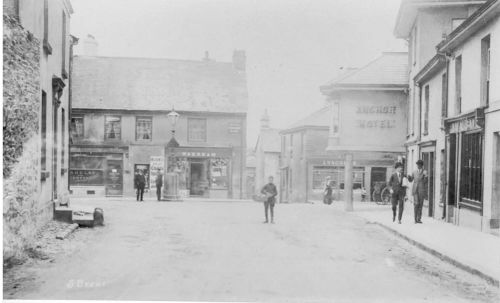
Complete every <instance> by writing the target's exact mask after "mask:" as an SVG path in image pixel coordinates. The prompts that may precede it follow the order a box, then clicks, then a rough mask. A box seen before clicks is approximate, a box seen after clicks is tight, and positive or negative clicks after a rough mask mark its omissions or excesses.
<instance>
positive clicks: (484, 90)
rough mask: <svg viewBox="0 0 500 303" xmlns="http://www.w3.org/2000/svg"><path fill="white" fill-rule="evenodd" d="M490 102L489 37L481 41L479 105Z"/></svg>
mask: <svg viewBox="0 0 500 303" xmlns="http://www.w3.org/2000/svg"><path fill="white" fill-rule="evenodd" d="M489 102H490V35H488V36H486V37H484V38H483V39H482V40H481V105H486V106H487V105H488V104H489Z"/></svg>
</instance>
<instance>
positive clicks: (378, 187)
mask: <svg viewBox="0 0 500 303" xmlns="http://www.w3.org/2000/svg"><path fill="white" fill-rule="evenodd" d="M386 183H387V167H372V170H371V174H370V191H371V192H370V197H373V192H374V191H377V193H379V192H381V191H382V190H383V189H384V187H385V186H386ZM375 196H378V195H375Z"/></svg>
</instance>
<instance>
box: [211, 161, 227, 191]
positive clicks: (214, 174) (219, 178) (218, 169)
mask: <svg viewBox="0 0 500 303" xmlns="http://www.w3.org/2000/svg"><path fill="white" fill-rule="evenodd" d="M227 168H228V160H227V159H211V160H210V188H211V189H228V188H229V178H228V174H227V171H228V169H227Z"/></svg>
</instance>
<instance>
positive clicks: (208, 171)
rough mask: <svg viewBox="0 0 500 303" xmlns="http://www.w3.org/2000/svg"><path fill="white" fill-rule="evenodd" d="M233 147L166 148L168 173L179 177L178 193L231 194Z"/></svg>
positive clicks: (190, 194) (188, 194)
mask: <svg viewBox="0 0 500 303" xmlns="http://www.w3.org/2000/svg"><path fill="white" fill-rule="evenodd" d="M232 154H233V152H232V149H231V148H203V147H176V148H167V157H168V161H167V166H168V167H167V172H168V173H172V172H174V173H177V175H178V176H179V182H178V183H179V184H178V187H179V195H180V196H181V197H183V198H185V197H203V198H221V199H226V198H229V197H231V195H232V182H231V180H232V162H233V161H232V158H233V157H232Z"/></svg>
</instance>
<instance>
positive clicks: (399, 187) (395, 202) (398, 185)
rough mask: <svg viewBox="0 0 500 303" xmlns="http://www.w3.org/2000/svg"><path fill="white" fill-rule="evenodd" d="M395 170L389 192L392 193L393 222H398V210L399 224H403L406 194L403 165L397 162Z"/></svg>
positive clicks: (390, 181)
mask: <svg viewBox="0 0 500 303" xmlns="http://www.w3.org/2000/svg"><path fill="white" fill-rule="evenodd" d="M394 168H395V169H396V172H394V173H393V174H392V175H391V179H390V180H389V191H390V193H391V202H392V222H394V221H396V210H398V223H399V224H401V219H402V218H403V208H404V199H405V194H406V187H404V186H403V177H404V176H403V163H401V162H397V163H396V165H395V166H394Z"/></svg>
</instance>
